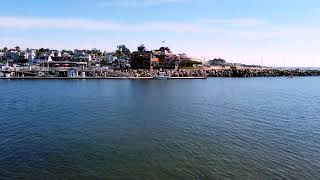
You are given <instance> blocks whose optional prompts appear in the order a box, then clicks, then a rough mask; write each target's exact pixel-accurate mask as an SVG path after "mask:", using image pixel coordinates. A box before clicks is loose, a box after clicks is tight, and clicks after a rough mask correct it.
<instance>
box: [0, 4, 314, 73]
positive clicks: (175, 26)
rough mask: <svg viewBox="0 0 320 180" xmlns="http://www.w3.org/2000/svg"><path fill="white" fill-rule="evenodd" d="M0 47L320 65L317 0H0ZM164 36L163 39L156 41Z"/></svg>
mask: <svg viewBox="0 0 320 180" xmlns="http://www.w3.org/2000/svg"><path fill="white" fill-rule="evenodd" d="M0 3H1V11H0V47H4V46H8V47H11V46H15V45H20V46H22V47H23V48H25V47H34V48H38V47H48V48H55V49H62V48H67V49H74V48H99V49H102V50H108V51H112V50H114V49H115V46H116V45H118V44H126V45H127V46H128V47H129V48H130V49H132V50H134V49H135V48H136V47H137V46H138V45H139V44H141V43H143V44H145V45H146V46H147V48H149V49H155V48H159V47H160V46H162V45H166V46H169V47H171V48H172V49H173V50H174V51H175V52H176V53H182V52H185V53H187V54H189V55H191V56H196V57H205V58H207V59H211V58H218V57H221V58H225V59H227V60H228V61H231V62H242V63H247V64H261V63H262V62H263V64H264V65H271V66H283V65H286V66H318V67H319V66H320V53H319V52H318V51H319V47H320V46H319V42H320V24H319V19H320V11H319V9H320V1H318V0H241V1H240V0H239V1H237V0H197V1H195V0H55V1H52V0H41V1H36V0H31V1H21V0H10V1H8V0H0ZM163 40H165V41H166V43H165V44H162V43H161V42H162V41H163Z"/></svg>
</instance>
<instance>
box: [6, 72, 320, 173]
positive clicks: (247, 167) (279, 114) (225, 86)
mask: <svg viewBox="0 0 320 180" xmlns="http://www.w3.org/2000/svg"><path fill="white" fill-rule="evenodd" d="M319 89H320V78H317V77H304V78H293V79H287V78H248V79H245V78H243V79H237V78H234V79H229V78H216V79H208V80H170V81H153V80H132V81H130V80H17V81H14V80H0V113H1V114H0V179H6V178H7V179H15V178H27V179H48V178H49V179H54V178H56V179H61V178H74V179H81V178H109V179H112V178H136V179H213V178H215V179H281V178H288V179H320V91H319Z"/></svg>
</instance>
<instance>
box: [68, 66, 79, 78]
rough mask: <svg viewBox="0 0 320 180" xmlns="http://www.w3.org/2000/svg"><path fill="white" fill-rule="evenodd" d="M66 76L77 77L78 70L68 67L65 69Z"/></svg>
mask: <svg viewBox="0 0 320 180" xmlns="http://www.w3.org/2000/svg"><path fill="white" fill-rule="evenodd" d="M67 77H69V78H76V77H78V70H77V69H75V68H70V69H68V71H67Z"/></svg>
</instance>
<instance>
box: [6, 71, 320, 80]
mask: <svg viewBox="0 0 320 180" xmlns="http://www.w3.org/2000/svg"><path fill="white" fill-rule="evenodd" d="M53 72H54V71H48V70H47V71H37V72H31V71H23V72H21V71H11V72H2V74H3V76H2V77H0V78H2V79H3V78H5V77H6V78H9V79H150V78H153V77H155V76H157V75H159V73H160V71H159V70H153V71H150V70H132V69H128V70H104V71H102V70H94V71H82V70H78V71H77V74H78V76H73V77H67V76H66V74H67V73H66V72H65V73H62V74H63V75H64V76H61V75H53ZM161 72H164V74H165V75H166V76H167V77H170V78H172V79H179V78H181V79H192V78H206V77H282V76H287V77H291V76H292V77H293V76H320V70H300V69H210V70H208V69H207V70H205V69H179V70H163V71H161ZM5 73H9V74H10V76H8V77H7V76H6V75H5ZM40 74H41V75H40ZM50 74H51V75H50Z"/></svg>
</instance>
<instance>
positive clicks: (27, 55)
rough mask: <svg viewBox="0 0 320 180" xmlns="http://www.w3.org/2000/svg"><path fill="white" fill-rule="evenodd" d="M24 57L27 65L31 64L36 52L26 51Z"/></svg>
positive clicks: (32, 50)
mask: <svg viewBox="0 0 320 180" xmlns="http://www.w3.org/2000/svg"><path fill="white" fill-rule="evenodd" d="M24 57H25V58H26V59H28V61H29V63H32V62H34V61H35V58H36V51H35V50H34V49H28V50H27V51H26V52H25V54H24Z"/></svg>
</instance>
